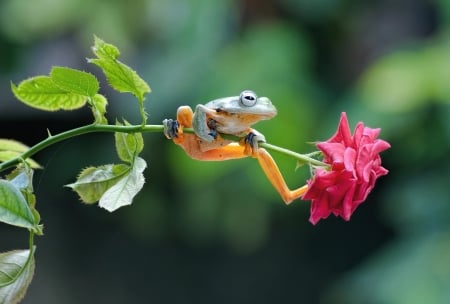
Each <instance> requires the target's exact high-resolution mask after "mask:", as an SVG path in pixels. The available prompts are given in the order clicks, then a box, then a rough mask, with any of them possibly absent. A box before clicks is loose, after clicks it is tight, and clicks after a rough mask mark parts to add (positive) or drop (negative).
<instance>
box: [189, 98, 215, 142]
mask: <svg viewBox="0 0 450 304" xmlns="http://www.w3.org/2000/svg"><path fill="white" fill-rule="evenodd" d="M214 114H216V110H213V109H211V108H208V107H206V106H204V105H201V104H199V105H197V106H196V107H195V112H194V116H193V119H192V127H193V128H194V131H195V134H197V136H198V137H200V138H201V139H203V140H204V141H206V142H212V141H214V140H215V139H216V138H217V131H216V130H215V126H214V124H215V123H216V122H215V121H214V119H212V118H209V117H211V116H213V115H214ZM208 116H209V117H208Z"/></svg>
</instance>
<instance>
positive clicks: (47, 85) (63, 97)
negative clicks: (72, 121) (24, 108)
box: [11, 76, 87, 111]
mask: <svg viewBox="0 0 450 304" xmlns="http://www.w3.org/2000/svg"><path fill="white" fill-rule="evenodd" d="M11 90H12V91H13V93H14V95H15V96H16V98H17V99H19V100H20V101H22V102H23V103H25V104H26V105H28V106H30V107H33V108H37V109H40V110H45V111H57V110H75V109H78V108H81V107H82V106H84V105H85V104H86V101H87V98H86V96H83V95H80V94H75V93H71V92H67V91H65V90H63V89H61V88H60V87H58V86H57V85H56V84H55V83H54V82H53V81H52V79H51V78H50V77H48V76H36V77H32V78H28V79H26V80H24V81H22V82H21V83H19V85H18V86H16V85H15V84H13V83H11Z"/></svg>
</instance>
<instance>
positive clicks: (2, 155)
mask: <svg viewBox="0 0 450 304" xmlns="http://www.w3.org/2000/svg"><path fill="white" fill-rule="evenodd" d="M28 149H29V147H28V146H26V145H24V144H22V143H21V142H18V141H16V140H12V139H3V138H0V162H5V161H8V160H10V159H13V158H15V157H18V156H20V155H21V154H22V153H23V152H25V151H26V150H28ZM27 163H28V164H29V165H30V166H31V167H32V168H33V169H39V168H41V166H40V165H39V164H38V163H37V162H35V161H34V160H32V159H31V158H28V159H27Z"/></svg>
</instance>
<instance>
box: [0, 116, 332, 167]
mask: <svg viewBox="0 0 450 304" xmlns="http://www.w3.org/2000/svg"><path fill="white" fill-rule="evenodd" d="M163 130H164V126H163V125H132V126H121V125H103V124H91V125H87V126H82V127H79V128H75V129H71V130H68V131H65V132H62V133H59V134H56V135H50V136H49V137H47V138H46V139H44V140H43V141H41V142H39V143H37V144H36V145H34V146H32V147H31V148H29V149H28V150H26V151H25V152H23V153H22V154H20V155H19V156H17V157H15V158H12V159H10V160H8V161H5V162H3V163H0V172H1V171H3V170H6V169H8V168H11V167H14V166H15V165H17V164H19V163H21V162H22V161H24V160H25V159H27V158H29V157H31V156H33V155H34V154H36V153H38V152H40V151H42V150H44V149H46V148H48V147H49V146H51V145H54V144H56V143H58V142H61V141H64V140H66V139H69V138H72V137H76V136H80V135H83V134H88V133H95V132H123V133H134V132H162V131H163ZM183 131H184V132H186V133H194V130H193V129H191V128H185V129H183ZM235 139H236V140H239V138H238V137H236V138H235ZM260 146H261V147H264V148H265V149H267V150H272V151H276V152H279V153H282V154H285V155H288V156H291V157H293V158H295V159H297V160H300V161H302V162H308V163H310V164H312V165H316V166H327V164H325V163H323V162H321V161H318V160H316V159H314V158H311V157H309V156H308V155H304V154H299V153H296V152H293V151H291V150H288V149H285V148H281V147H278V146H275V145H271V144H268V143H260Z"/></svg>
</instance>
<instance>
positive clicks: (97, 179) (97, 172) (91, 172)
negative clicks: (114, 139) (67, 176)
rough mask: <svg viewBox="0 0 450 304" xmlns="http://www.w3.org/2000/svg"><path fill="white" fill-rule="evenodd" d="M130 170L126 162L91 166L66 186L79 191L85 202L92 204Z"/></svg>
mask: <svg viewBox="0 0 450 304" xmlns="http://www.w3.org/2000/svg"><path fill="white" fill-rule="evenodd" d="M130 170H131V168H130V166H127V165H124V164H119V165H103V166H99V167H89V168H86V169H84V170H83V171H81V173H80V175H79V176H78V178H77V181H76V182H75V183H72V184H69V185H66V187H69V188H72V189H73V190H74V191H75V192H77V193H78V195H79V196H80V198H81V200H82V201H83V202H84V203H87V204H92V203H95V202H97V201H98V200H99V199H100V198H101V196H102V195H103V194H104V193H105V192H106V191H107V190H108V189H109V188H111V187H112V186H114V185H115V184H116V183H117V182H118V181H119V180H120V178H122V177H123V176H124V175H125V174H127V173H128V172H129V171H130Z"/></svg>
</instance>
